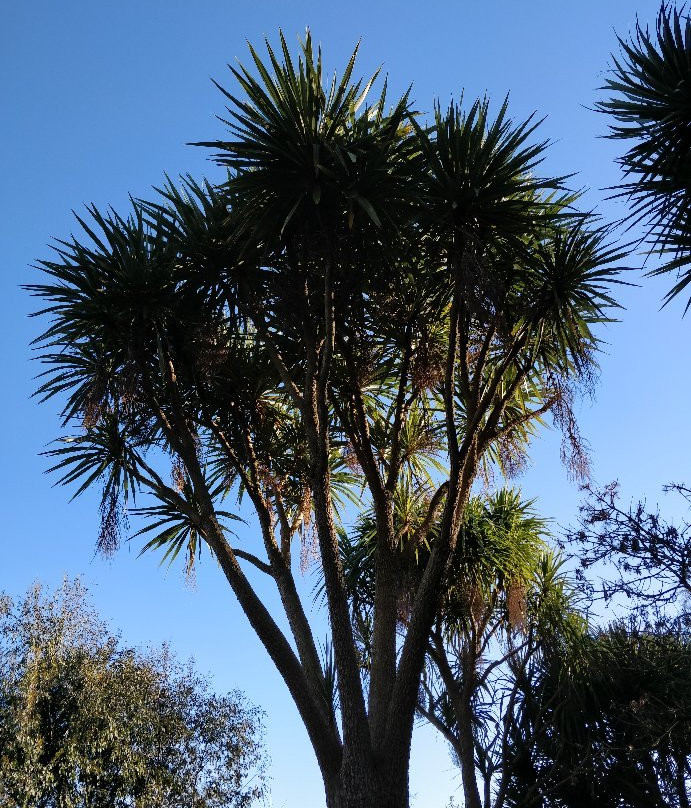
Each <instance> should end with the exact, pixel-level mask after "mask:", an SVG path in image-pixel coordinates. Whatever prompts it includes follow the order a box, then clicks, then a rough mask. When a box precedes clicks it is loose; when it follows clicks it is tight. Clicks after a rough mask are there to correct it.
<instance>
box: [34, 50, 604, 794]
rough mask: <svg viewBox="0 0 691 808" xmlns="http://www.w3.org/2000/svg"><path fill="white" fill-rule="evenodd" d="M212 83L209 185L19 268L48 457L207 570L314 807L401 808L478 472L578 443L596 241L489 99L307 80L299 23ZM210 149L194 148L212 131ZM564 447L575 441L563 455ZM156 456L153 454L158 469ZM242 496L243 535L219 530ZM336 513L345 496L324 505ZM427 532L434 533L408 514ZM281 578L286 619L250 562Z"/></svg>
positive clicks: (227, 527)
mask: <svg viewBox="0 0 691 808" xmlns="http://www.w3.org/2000/svg"><path fill="white" fill-rule="evenodd" d="M267 48H268V58H267V60H265V61H262V60H261V59H260V58H259V56H258V54H257V53H256V52H255V51H254V50H252V51H251V55H252V59H253V62H254V68H253V71H252V72H250V71H249V70H245V69H244V68H239V69H238V70H235V71H233V77H234V80H235V82H236V84H237V86H238V87H239V88H240V90H239V92H240V93H241V96H240V97H238V96H235V95H233V94H232V93H229V92H226V91H224V92H225V94H226V96H227V99H228V104H229V106H228V116H227V117H228V121H227V123H228V127H229V130H230V135H229V139H227V140H219V141H214V142H213V143H212V144H211V145H212V147H213V149H214V152H215V159H216V161H217V162H218V163H219V164H220V165H221V166H223V167H224V168H225V169H226V176H225V177H224V178H223V181H222V182H220V183H218V184H214V185H212V184H209V183H197V182H195V181H194V180H192V179H191V178H186V179H184V180H182V181H181V182H180V183H173V182H170V181H169V182H168V183H167V184H166V185H165V186H164V188H163V189H162V191H161V192H160V194H159V196H158V197H157V198H156V199H155V200H154V201H152V202H136V203H135V204H134V210H133V212H132V214H131V215H129V216H124V217H123V216H119V215H117V214H115V213H112V212H111V213H108V214H103V213H100V212H99V211H97V210H91V211H90V218H89V219H83V220H80V223H81V226H82V228H83V236H82V237H80V238H72V239H71V240H68V241H64V242H60V243H59V244H58V245H57V257H56V258H53V259H52V260H47V261H42V262H41V268H42V269H43V270H44V272H45V273H46V279H45V280H44V282H43V283H37V284H34V285H32V286H31V287H30V288H31V291H32V292H33V293H34V294H35V295H37V296H38V297H40V298H42V299H43V300H44V301H45V307H44V309H43V310H42V312H41V315H42V317H44V318H47V319H49V321H50V323H49V325H48V327H47V330H46V331H45V332H44V334H43V336H42V337H41V338H40V342H41V344H42V346H43V360H44V362H45V363H46V371H45V376H44V378H43V382H42V385H41V387H40V395H41V396H42V397H43V398H51V397H53V396H59V397H61V399H62V400H63V401H64V402H65V404H64V422H65V426H67V427H70V428H72V430H73V431H72V432H71V434H70V435H69V436H68V437H67V438H66V439H65V441H64V442H63V443H61V444H60V445H59V447H58V448H56V449H55V450H53V451H52V452H51V454H52V456H53V457H54V458H55V469H56V470H60V471H61V473H62V475H63V476H62V479H63V481H64V482H66V483H76V484H77V486H78V491H81V490H84V489H85V488H87V487H89V486H92V485H95V484H99V483H100V484H102V485H103V501H102V515H103V520H102V528H101V539H100V543H101V545H102V546H103V547H104V548H105V549H112V548H113V547H114V546H115V545H116V544H117V539H118V535H119V532H118V531H119V521H120V519H119V518H120V516H121V515H122V512H123V507H124V506H125V505H126V504H129V503H130V502H132V501H133V499H134V496H135V494H137V493H139V492H140V491H142V490H143V491H147V492H149V493H151V494H153V495H154V497H155V498H156V499H157V501H158V502H157V504H156V505H155V506H153V507H150V508H146V509H143V511H142V512H141V513H142V515H143V516H144V517H148V518H149V521H148V522H147V523H146V524H145V526H144V529H143V531H142V532H146V533H147V535H148V537H149V541H148V544H147V546H148V547H160V548H162V549H163V551H164V552H165V553H168V554H169V557H171V558H172V557H175V556H176V555H177V554H178V553H180V552H183V551H184V552H186V553H187V556H188V564H189V563H192V562H193V560H194V558H195V557H196V555H197V554H198V552H199V551H200V549H201V547H202V546H205V547H207V548H208V549H209V550H210V551H211V553H212V554H213V555H214V556H215V557H216V559H217V560H218V562H219V564H220V566H221V568H222V570H223V573H224V575H225V577H226V579H227V581H228V583H229V585H230V587H231V589H232V591H233V592H234V594H235V596H236V597H237V599H238V601H239V603H240V605H241V607H242V609H243V610H244V612H245V614H246V615H247V618H248V620H249V621H250V623H251V625H252V626H253V628H254V629H255V631H256V633H257V635H258V636H259V638H260V639H261V641H262V642H263V644H264V646H265V647H266V649H267V652H268V653H269V655H270V657H271V659H272V660H273V662H274V664H275V665H276V666H277V668H278V670H279V671H280V673H281V675H282V677H283V679H284V681H285V682H286V685H287V687H288V690H289V692H290V694H291V696H292V698H293V699H294V701H295V704H296V705H297V708H298V710H299V712H300V715H301V717H302V720H303V721H304V723H305V726H306V728H307V731H308V734H309V737H310V739H311V741H312V744H313V747H314V750H315V753H316V755H317V759H318V762H319V765H320V768H321V771H322V773H323V776H324V783H325V789H326V799H327V804H328V805H329V806H330V808H331V807H333V806H338V808H351V807H352V808H355V806H358V807H360V806H369V805H375V804H376V805H378V806H391V807H393V806H397V807H399V806H405V805H406V804H407V801H408V787H407V771H408V757H409V750H410V739H411V734H412V730H413V723H414V716H415V710H416V705H417V695H418V686H419V681H420V676H421V673H422V670H423V667H424V664H425V658H426V654H427V645H428V636H429V631H430V628H431V626H432V625H433V623H434V620H435V615H436V614H437V607H438V592H439V588H440V585H441V582H442V580H443V579H444V576H445V574H446V571H447V569H448V567H449V563H450V559H451V558H452V556H453V553H454V549H455V547H456V546H457V544H458V541H459V536H460V534H461V527H462V523H463V519H464V513H465V507H466V504H467V501H468V499H469V496H470V491H471V486H472V485H473V482H474V480H475V478H476V476H477V474H478V471H479V470H480V469H481V467H482V465H483V463H485V464H486V463H490V464H491V463H492V462H494V461H498V462H500V463H501V464H503V465H504V467H506V468H513V467H515V466H516V464H520V460H521V458H522V457H523V455H524V452H525V448H526V441H527V440H528V439H529V437H530V435H531V434H532V432H533V431H534V429H535V428H536V426H537V425H538V424H539V423H540V421H541V419H542V418H543V417H544V416H545V415H546V414H547V413H548V412H552V413H553V414H554V416H555V418H556V419H557V420H558V421H559V422H560V423H562V424H563V425H564V427H565V433H566V434H567V436H568V437H570V438H572V439H574V441H573V445H574V446H575V448H576V449H578V441H577V432H575V431H574V422H573V419H572V416H571V411H570V407H569V403H570V395H571V394H572V390H573V385H574V384H576V383H578V382H579V380H581V379H583V378H584V377H585V378H587V375H588V371H589V369H590V368H592V366H593V363H594V362H595V353H596V351H597V347H598V339H597V336H596V335H595V333H594V332H593V330H592V329H593V326H594V325H595V324H597V323H600V322H603V321H606V320H607V319H608V309H609V307H611V306H613V305H614V301H613V299H612V297H611V294H610V289H611V285H612V283H614V282H616V280H615V276H616V272H617V270H616V269H615V268H614V267H613V264H615V263H616V262H617V260H618V259H619V257H620V256H619V253H618V252H617V251H616V250H614V249H613V248H611V247H609V246H608V245H607V231H606V230H603V229H601V228H598V227H597V225H596V224H595V222H594V221H593V220H592V217H589V216H582V215H577V214H576V213H575V210H574V208H573V205H574V199H573V197H572V196H570V195H568V194H567V193H566V191H565V190H564V189H563V181H562V180H561V179H541V178H539V174H538V167H539V164H540V161H541V158H542V154H543V150H544V148H545V144H542V143H538V144H537V145H531V144H530V139H531V137H532V135H533V130H534V126H533V124H531V123H526V124H522V125H518V126H516V125H515V124H514V123H513V122H512V121H511V120H510V119H509V118H508V113H507V110H506V107H505V106H504V107H503V108H502V109H501V111H500V113H499V115H498V117H497V118H496V119H495V120H491V118H490V114H489V104H488V103H487V102H486V101H481V102H477V103H476V104H474V105H471V107H470V109H469V110H468V111H464V110H463V109H461V108H459V107H457V106H455V105H452V106H451V107H450V108H449V110H448V111H447V112H442V111H441V110H437V113H436V115H435V118H434V120H433V122H432V123H431V125H430V126H425V125H423V124H422V122H421V121H420V120H419V118H418V116H416V115H415V114H414V112H413V111H412V110H411V108H410V104H409V101H408V98H407V96H404V97H403V98H401V99H398V100H396V101H395V102H394V103H393V104H392V105H391V106H388V101H387V98H386V93H385V91H382V92H381V93H380V95H379V96H378V98H377V99H376V100H375V101H374V102H372V101H370V100H369V98H370V96H369V92H370V88H371V84H372V81H368V82H358V81H356V80H354V78H353V75H354V73H353V71H354V63H355V54H353V57H352V59H351V60H350V61H349V63H348V65H347V66H346V69H345V71H344V73H343V76H342V78H341V79H334V80H333V82H330V83H328V82H325V80H324V76H323V69H322V60H321V53H320V52H319V51H315V49H314V46H313V44H312V40H311V37H310V36H309V35H308V36H307V38H306V39H305V41H304V43H303V44H302V46H301V49H300V53H299V57H298V59H297V60H293V57H292V55H291V53H290V52H289V49H288V47H287V45H286V43H285V40H284V39H283V37H282V36H281V37H280V48H281V50H280V53H279V55H278V56H277V55H276V53H275V52H274V51H273V50H272V49H271V47H270V46H268V45H267ZM207 145H209V144H207ZM576 459H578V456H577V458H576ZM166 463H167V464H168V465H167V467H166ZM406 481H408V482H409V483H410V485H411V486H412V487H413V488H414V489H416V490H418V491H419V493H420V497H421V499H422V501H424V503H425V508H426V512H425V515H424V516H423V517H422V519H421V520H420V522H419V524H418V526H417V533H416V540H415V541H416V545H417V546H419V547H422V546H423V545H425V544H429V546H430V548H431V549H430V552H429V553H428V554H427V555H426V559H425V564H424V567H421V569H420V575H419V578H418V580H417V582H416V584H415V587H414V588H413V589H412V590H411V591H410V592H409V601H410V602H409V616H408V619H407V622H406V631H405V637H404V638H403V640H402V642H399V640H398V627H399V602H398V594H399V591H400V585H401V577H402V576H403V575H404V574H405V570H404V568H403V567H402V566H401V563H400V553H399V552H398V544H397V534H396V526H395V524H396V519H395V511H396V507H397V504H396V503H397V496H398V494H397V492H398V491H399V490H400V488H401V486H402V485H403V484H405V483H406ZM228 494H233V495H238V496H239V495H242V496H245V497H246V498H247V499H248V500H249V501H250V503H251V505H252V507H253V510H254V513H255V517H256V520H255V522H254V524H255V536H256V539H255V542H254V545H255V546H247V545H244V544H243V543H242V542H240V541H239V540H237V541H236V540H235V538H234V534H233V532H232V526H233V520H234V517H236V516H237V514H234V513H231V512H230V511H229V510H228V506H227V504H225V502H227V501H228V500H227V499H226V500H225V502H224V497H227V495H228ZM344 497H346V498H347V497H350V498H351V499H353V500H355V502H356V504H357V503H364V505H362V506H361V507H364V508H370V507H371V509H372V513H373V515H374V535H375V539H374V541H375V544H376V548H377V552H376V563H375V569H374V572H373V606H372V647H371V663H370V669H369V674H368V676H367V678H366V681H363V678H362V671H361V660H360V657H359V654H358V646H357V642H356V637H355V636H354V632H353V626H352V622H351V616H350V609H349V600H348V592H347V589H346V585H345V580H344V570H343V563H342V558H341V555H340V550H339V539H338V526H339V508H340V507H341V504H342V502H343V500H344ZM339 503H340V504H339ZM433 527H434V530H435V537H434V541H433V542H431V530H432V528H433ZM308 528H309V530H312V531H314V533H315V534H316V537H317V540H318V547H319V560H320V564H321V567H322V570H323V578H324V594H325V601H326V605H327V608H328V612H329V619H330V627H331V632H332V636H331V640H330V643H331V647H332V648H333V658H334V670H335V673H336V680H337V688H338V699H337V704H338V709H336V708H335V706H334V704H335V702H334V700H333V699H332V698H331V689H332V688H331V684H333V678H332V677H331V673H330V671H325V670H324V668H323V666H322V663H321V658H320V654H319V652H318V649H317V646H316V643H315V641H314V638H313V635H312V631H311V628H310V625H309V622H308V620H307V616H306V613H305V610H304V608H303V604H302V602H301V600H300V597H299V594H298V588H297V586H296V582H295V578H294V568H293V564H292V555H291V549H292V547H293V546H294V545H295V543H296V542H299V541H300V539H301V537H303V536H304V535H305V533H306V531H307V529H308ZM245 564H250V565H253V566H254V567H255V568H257V569H259V570H261V571H262V572H263V573H265V574H266V575H267V576H269V577H270V578H271V579H272V580H273V581H274V582H275V584H276V586H277V589H278V592H279V595H280V599H281V603H282V607H283V609H284V611H285V615H286V617H287V625H288V630H289V634H288V635H286V633H284V632H283V630H282V629H281V628H280V627H279V624H278V622H277V621H276V619H275V618H274V616H273V615H272V614H271V613H270V612H269V611H268V609H267V607H266V606H265V604H264V603H263V602H262V601H261V599H260V598H259V596H258V595H257V593H256V591H255V589H254V588H253V586H252V585H251V583H250V580H249V579H248V577H247V576H246V574H245V571H244V565H245Z"/></svg>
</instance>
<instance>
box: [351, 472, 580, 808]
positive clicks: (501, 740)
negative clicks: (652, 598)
mask: <svg viewBox="0 0 691 808" xmlns="http://www.w3.org/2000/svg"><path fill="white" fill-rule="evenodd" d="M396 506H397V507H396V510H395V523H396V529H397V536H398V542H399V547H400V550H401V555H402V559H401V566H402V567H403V568H404V569H405V574H404V575H402V576H401V589H400V591H399V631H400V632H401V633H403V634H404V633H405V628H406V624H407V621H408V619H409V616H410V612H409V604H410V592H411V591H414V589H415V586H416V585H417V581H418V579H419V575H420V572H421V569H423V568H424V564H425V562H426V559H427V557H428V555H429V552H430V550H431V547H432V546H433V543H434V541H435V540H436V537H437V536H438V530H439V524H436V525H434V526H433V527H432V529H431V530H430V534H429V537H428V539H427V541H426V542H425V544H424V545H423V546H419V545H417V544H416V536H417V534H418V531H419V525H420V523H421V522H422V520H423V519H424V517H425V510H426V509H425V503H424V499H423V498H421V497H420V495H419V492H418V491H414V490H411V488H410V486H404V487H402V488H401V489H400V490H399V491H398V492H397V497H396ZM545 536H546V522H545V521H544V520H543V519H540V518H539V517H537V516H536V515H535V514H534V512H533V510H532V503H530V502H525V501H522V500H521V498H520V496H519V494H518V493H517V492H516V491H513V490H510V489H501V490H499V491H498V492H496V493H495V494H492V495H486V496H484V497H479V496H478V497H473V498H472V499H471V500H470V501H469V502H468V504H467V506H466V509H465V513H464V518H463V523H462V527H461V531H460V534H459V538H458V543H457V545H456V549H455V551H454V555H453V559H452V561H451V564H450V565H449V568H448V569H447V573H446V576H445V579H444V582H443V588H442V594H441V598H440V605H439V609H438V612H437V615H436V619H435V621H434V624H433V626H432V628H431V630H430V634H429V637H428V649H427V664H426V666H425V672H424V675H423V677H422V681H421V687H420V694H419V699H418V706H417V711H418V714H419V715H420V716H421V717H422V718H424V719H425V720H426V721H428V722H430V723H431V724H432V726H434V727H435V728H436V729H437V730H438V731H439V732H440V733H441V734H442V736H443V737H444V738H445V740H446V741H447V742H448V743H449V745H450V747H451V750H452V754H453V758H454V760H455V762H456V763H457V765H458V766H459V768H460V770H461V778H462V782H463V792H464V805H466V806H469V808H502V807H503V806H505V805H507V802H506V801H507V799H508V798H509V796H510V791H509V787H510V785H511V783H512V778H514V777H515V766H516V762H517V760H518V759H519V757H520V755H522V754H525V753H526V749H528V750H529V749H530V747H531V745H533V746H534V745H535V739H534V738H528V737H526V738H523V739H522V740H523V743H522V744H521V745H516V744H515V743H514V741H515V736H516V734H517V732H518V725H519V724H520V722H521V710H520V701H521V694H522V693H523V690H524V689H525V682H526V679H527V678H528V677H529V676H530V671H531V670H532V668H533V667H534V666H535V665H536V664H538V659H539V658H540V656H541V655H542V653H543V651H544V649H545V647H554V646H555V645H557V644H562V645H566V646H568V645H570V644H572V643H578V642H579V641H580V640H581V638H582V636H583V634H584V632H585V630H586V622H585V620H584V618H583V617H582V616H581V614H580V611H579V607H578V603H577V596H576V590H575V589H574V587H573V586H572V584H571V583H570V581H569V578H568V576H567V575H566V573H565V572H564V569H563V561H562V560H561V559H560V558H559V556H558V555H556V554H555V553H554V552H553V551H551V550H550V548H549V546H548V544H547V543H546V541H545ZM341 552H342V556H343V566H344V570H345V574H346V581H347V584H348V589H349V593H350V595H351V609H352V617H353V625H354V627H355V631H356V636H357V638H358V640H359V648H360V652H361V659H362V665H363V669H364V670H365V671H369V670H370V665H371V655H372V624H373V619H372V618H373V600H374V597H373V596H374V570H375V558H376V553H377V547H376V530H375V524H374V515H373V513H371V512H369V513H364V514H363V515H362V516H361V517H360V518H359V519H358V521H357V523H356V525H355V527H354V530H352V531H350V532H349V533H346V532H345V531H343V533H342V536H341ZM528 754H530V752H529V751H528ZM535 785H536V787H539V786H540V783H537V782H536V784H535ZM526 804H527V803H526Z"/></svg>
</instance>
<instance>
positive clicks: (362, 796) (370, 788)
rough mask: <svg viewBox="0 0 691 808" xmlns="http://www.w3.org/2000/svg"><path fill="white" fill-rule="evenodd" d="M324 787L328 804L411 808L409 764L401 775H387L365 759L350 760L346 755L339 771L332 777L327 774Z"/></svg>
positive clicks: (351, 807) (334, 807) (355, 807)
mask: <svg viewBox="0 0 691 808" xmlns="http://www.w3.org/2000/svg"><path fill="white" fill-rule="evenodd" d="M396 768H397V769H398V768H399V767H398V766H397V767H396ZM397 775H398V773H397ZM324 788H325V791H326V808H409V805H410V800H409V795H408V767H407V765H406V767H405V771H404V772H401V773H400V775H398V776H385V775H382V774H380V773H378V772H376V771H375V770H373V769H372V768H371V767H369V766H366V765H364V766H363V765H362V763H357V762H355V761H353V762H352V763H351V764H349V763H348V760H347V757H344V765H343V768H342V770H341V773H340V775H339V776H338V777H336V778H333V779H329V778H327V777H325V778H324Z"/></svg>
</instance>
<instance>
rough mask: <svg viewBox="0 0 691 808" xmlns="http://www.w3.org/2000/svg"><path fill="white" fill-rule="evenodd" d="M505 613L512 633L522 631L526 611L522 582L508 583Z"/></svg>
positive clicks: (524, 587)
mask: <svg viewBox="0 0 691 808" xmlns="http://www.w3.org/2000/svg"><path fill="white" fill-rule="evenodd" d="M506 611H507V615H508V619H509V625H510V626H511V628H512V629H513V630H514V631H522V630H523V628H524V626H525V619H526V615H527V611H528V596H527V590H526V586H525V584H524V583H523V582H522V581H510V582H509V584H508V585H507V587H506Z"/></svg>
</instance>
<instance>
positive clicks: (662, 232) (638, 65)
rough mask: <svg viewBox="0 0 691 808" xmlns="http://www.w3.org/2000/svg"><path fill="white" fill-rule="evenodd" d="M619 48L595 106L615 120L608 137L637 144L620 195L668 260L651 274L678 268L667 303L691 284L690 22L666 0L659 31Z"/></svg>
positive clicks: (625, 163)
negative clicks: (602, 96)
mask: <svg viewBox="0 0 691 808" xmlns="http://www.w3.org/2000/svg"><path fill="white" fill-rule="evenodd" d="M619 45H620V48H621V53H620V55H619V56H617V57H613V65H612V69H611V71H610V74H609V76H608V78H607V81H606V83H605V87H604V89H605V90H606V91H608V93H609V96H608V98H607V99H606V100H604V101H601V102H599V103H598V105H597V106H598V108H599V109H600V110H601V111H602V112H605V113H607V114H608V115H611V116H612V117H613V118H614V120H615V123H613V124H612V125H611V127H610V133H611V134H610V136H611V137H612V138H615V139H617V140H623V141H626V142H631V144H632V145H630V147H629V150H628V151H627V152H626V153H625V154H624V155H623V157H621V158H620V160H619V163H620V165H621V167H622V169H623V170H624V174H625V181H624V183H623V184H622V185H621V186H619V193H620V195H621V196H624V197H626V198H628V199H629V200H630V201H631V203H632V214H631V216H632V219H633V221H634V222H635V223H643V224H644V225H645V226H646V227H647V228H648V232H649V237H650V244H651V248H652V250H653V251H654V252H655V253H657V254H659V255H661V256H662V258H663V261H664V262H663V265H662V266H661V267H660V268H659V269H655V270H653V272H652V273H651V274H653V275H656V274H660V273H667V272H672V271H675V272H677V281H676V282H675V284H674V285H673V286H672V288H671V289H670V291H669V292H668V293H667V297H666V300H667V301H669V300H671V299H672V298H673V297H675V296H676V295H678V294H679V293H681V292H682V291H683V290H684V289H686V287H687V285H688V284H689V282H691V270H689V268H688V267H689V263H690V262H691V216H690V215H689V210H690V203H691V156H690V155H691V20H690V19H689V17H688V16H686V15H685V13H684V10H683V8H681V9H679V8H676V7H674V5H673V4H668V3H666V2H665V3H663V4H662V6H661V8H660V12H659V14H658V17H657V22H656V26H655V31H654V32H650V31H649V30H648V29H647V28H644V27H642V26H641V25H640V24H637V25H636V30H635V32H634V35H633V37H632V38H631V39H630V40H625V39H621V38H620V39H619ZM687 306H688V304H687Z"/></svg>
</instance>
